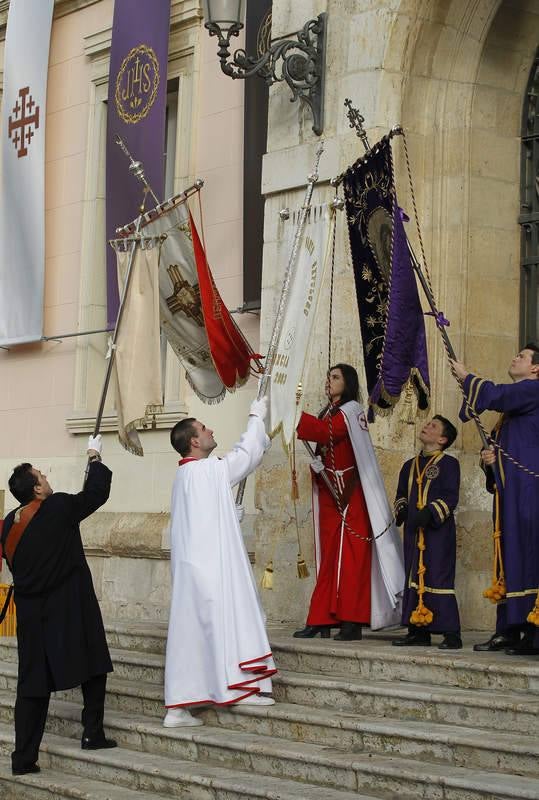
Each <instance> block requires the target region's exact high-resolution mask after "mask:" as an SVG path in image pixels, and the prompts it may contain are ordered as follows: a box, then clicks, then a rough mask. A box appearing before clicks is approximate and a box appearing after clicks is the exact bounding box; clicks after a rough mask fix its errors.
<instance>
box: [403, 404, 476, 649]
mask: <svg viewBox="0 0 539 800" xmlns="http://www.w3.org/2000/svg"><path fill="white" fill-rule="evenodd" d="M456 437H457V431H456V429H455V426H454V425H452V423H451V422H449V420H448V419H446V418H445V417H442V416H440V415H439V414H437V415H436V416H434V417H433V418H432V419H431V420H430V421H429V422H427V423H426V424H425V425H424V426H423V428H422V430H421V432H420V434H419V440H420V442H421V451H420V452H419V453H418V455H417V456H416V457H415V458H412V459H410V460H409V461H407V462H406V463H405V464H404V466H403V467H402V469H401V471H400V475H399V483H398V487H397V496H396V499H395V507H394V508H395V518H396V521H397V524H398V525H400V524H402V523H403V522H404V568H405V571H406V585H405V587H404V596H403V603H402V624H403V625H405V626H408V633H407V635H406V636H403V637H401V638H400V639H394V640H393V645H395V646H397V647H410V646H416V647H417V646H420V647H428V646H429V645H430V643H431V633H441V634H443V635H444V638H443V640H442V642H441V644H439V645H438V647H439V649H440V650H460V649H461V647H462V640H461V638H460V619H459V610H458V605H457V598H456V596H455V562H456V551H457V543H456V531H455V517H454V516H453V512H454V510H455V508H456V505H457V503H458V499H459V486H460V467H459V462H458V461H457V459H456V458H453V457H452V456H449V455H446V453H445V452H444V451H445V449H446V448H447V447H450V446H451V445H452V444H453V442H454V441H455V439H456ZM420 529H421V530H423V539H424V544H425V549H424V550H423V551H422V552H423V564H424V566H425V567H426V571H425V573H424V594H423V603H424V605H425V606H426V608H428V609H429V611H431V612H432V614H433V618H432V621H431V622H430V623H429V624H427V625H424V624H423V625H417V624H413V623H412V622H411V621H410V618H411V617H412V614H413V613H414V610H415V609H416V606H417V605H418V599H419V595H418V588H419V546H418V545H420V544H421V540H420V533H419V530H420Z"/></svg>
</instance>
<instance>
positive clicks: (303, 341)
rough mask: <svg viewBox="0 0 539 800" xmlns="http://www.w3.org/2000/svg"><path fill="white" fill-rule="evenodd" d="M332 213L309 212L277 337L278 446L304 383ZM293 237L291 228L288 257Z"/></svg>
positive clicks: (290, 429) (273, 403)
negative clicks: (300, 387) (279, 433)
mask: <svg viewBox="0 0 539 800" xmlns="http://www.w3.org/2000/svg"><path fill="white" fill-rule="evenodd" d="M334 224H335V213H334V211H332V210H330V209H329V208H328V207H327V206H325V205H324V206H313V207H311V209H310V212H309V215H308V217H307V221H306V223H305V225H304V227H303V232H302V235H301V240H300V245H299V252H298V256H297V259H296V264H295V266H293V272H292V277H291V279H290V285H289V288H288V296H287V300H286V306H285V311H284V317H283V324H282V328H281V334H280V336H279V341H278V344H277V349H276V354H275V360H274V362H273V368H272V371H271V381H270V410H271V430H272V433H276V432H277V430H278V429H279V428H281V434H282V437H283V442H284V444H285V445H286V446H288V445H289V444H290V441H291V440H292V436H293V434H294V431H295V429H296V426H297V424H298V421H299V416H300V414H301V410H302V405H303V395H301V397H300V398H299V402H297V400H296V392H297V388H298V385H299V384H300V383H304V382H305V377H306V376H305V365H306V364H308V363H309V349H310V344H311V341H312V329H313V323H314V319H315V317H316V310H317V307H318V301H319V298H320V289H321V286H322V281H323V278H324V272H325V269H326V264H327V260H328V255H329V251H330V243H331V239H332V235H333V225H334ZM294 236H295V230H294V228H293V224H292V225H290V232H289V236H288V237H287V248H288V249H287V252H290V251H291V249H292V246H293V245H292V242H293V238H294Z"/></svg>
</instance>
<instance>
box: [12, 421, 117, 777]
mask: <svg viewBox="0 0 539 800" xmlns="http://www.w3.org/2000/svg"><path fill="white" fill-rule="evenodd" d="M100 452H101V436H97V437H95V438H93V437H90V439H89V441H88V456H89V462H90V463H89V470H88V477H87V481H86V484H85V486H84V488H83V490H82V491H81V492H79V493H78V494H65V493H63V492H57V493H54V494H53V491H52V489H51V487H50V485H49V483H48V481H47V478H46V476H45V475H43V474H42V473H41V472H40V471H39V470H38V469H36V468H34V467H32V465H31V464H20V465H19V466H18V467H15V469H14V470H13V474H12V476H11V478H10V479H9V488H10V491H11V493H12V494H13V496H14V497H15V498H16V499H17V500H18V502H19V503H20V504H21V505H20V506H19V508H17V509H16V510H15V511H12V512H11V513H10V514H8V515H7V517H6V519H5V521H4V527H3V531H2V538H1V541H2V550H3V552H4V555H5V557H6V560H7V562H8V566H9V568H10V570H11V572H12V574H13V584H14V597H15V605H16V607H17V642H18V654H19V677H18V684H17V699H16V703H15V750H14V751H13V753H12V754H11V761H12V770H13V774H14V775H23V774H25V773H28V772H39V766H38V764H37V759H38V752H39V745H40V743H41V739H42V737H43V731H44V729H45V721H46V719H47V710H48V706H49V699H50V693H51V692H55V691H60V690H62V689H71V688H72V687H74V686H79V685H80V686H81V688H82V694H83V698H84V708H83V711H82V716H81V721H82V726H83V733H82V741H81V747H82V748H83V749H88V750H96V749H99V748H102V747H115V746H116V742H114V741H113V740H111V739H106V738H105V733H104V731H103V714H104V703H105V686H106V681H107V673H108V672H112V663H111V660H110V654H109V650H108V647H107V641H106V638H105V630H104V627H103V620H102V618H101V611H100V609H99V605H98V602H97V598H96V596H95V592H94V587H93V583H92V576H91V573H90V569H89V567H88V563H87V561H86V557H85V555H84V550H83V546H82V540H81V535H80V530H79V523H80V522H81V520H83V519H85V518H86V517H88V516H89V515H90V514H92V513H93V512H94V511H96V509H98V508H99V507H100V506H102V505H103V504H104V503H105V502H106V501H107V499H108V496H109V493H110V483H111V478H112V473H111V471H110V470H109V469H108V468H107V467H106V466H105V465H104V464H102V463H101V455H100Z"/></svg>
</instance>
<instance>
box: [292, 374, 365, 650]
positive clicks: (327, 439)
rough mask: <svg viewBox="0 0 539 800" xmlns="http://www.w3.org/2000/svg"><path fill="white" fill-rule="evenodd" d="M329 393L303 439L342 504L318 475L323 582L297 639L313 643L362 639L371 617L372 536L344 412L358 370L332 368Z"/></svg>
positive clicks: (300, 431) (308, 420) (304, 421)
mask: <svg viewBox="0 0 539 800" xmlns="http://www.w3.org/2000/svg"><path fill="white" fill-rule="evenodd" d="M326 392H327V395H328V398H329V403H328V405H327V406H326V407H325V408H324V409H323V410H322V411H321V412H320V414H319V416H318V417H314V416H312V415H311V414H305V413H303V414H302V415H301V418H300V421H299V425H298V427H297V436H298V438H299V439H305V440H307V441H310V442H316V444H317V447H316V453H317V455H318V456H320V458H321V461H322V463H323V465H324V467H325V471H326V475H327V476H328V478H329V479H330V481H331V484H332V486H333V489H334V492H335V494H336V495H337V497H338V502H337V501H336V500H335V498H334V496H333V494H332V492H331V491H330V490H329V489H328V487H327V485H326V483H325V482H324V480H323V479H322V478H321V477H320V475H318V474H316V473H315V472H314V471H313V475H312V478H313V497H314V498H315V500H316V497H317V498H318V504H317V505H318V537H317V544H318V546H317V580H316V586H315V588H314V592H313V595H312V598H311V605H310V608H309V614H308V616H307V624H306V627H305V628H303V629H302V630H299V631H296V632H295V633H294V636H295V637H296V638H307V639H309V638H312V637H313V636H316V635H317V634H318V633H320V635H321V636H322V638H329V636H330V635H331V628H332V627H340V632H339V633H338V634H337V635H336V636H335V637H334V638H335V639H338V640H341V641H350V640H354V639H355V640H357V639H361V636H362V633H361V629H362V625H368V624H369V623H370V616H371V548H372V543H371V537H372V531H371V525H370V521H369V514H368V511H367V506H366V503H365V497H364V494H363V489H362V487H361V481H360V478H359V473H358V469H357V464H356V459H355V456H354V450H353V448H352V443H351V441H350V436H349V433H348V427H347V422H346V419H345V415H344V413H343V412H342V411H341V410H340V406H342V405H344V403H347V402H349V401H350V400H355V401H356V402H357V400H358V395H359V381H358V376H357V372H356V370H355V369H354V368H353V367H351V366H349V365H348V364H336V365H335V366H334V367H331V369H330V370H329V373H328V377H327V381H326ZM314 505H315V507H316V502H315V504H314ZM314 513H316V510H315V512H314ZM315 527H316V520H315Z"/></svg>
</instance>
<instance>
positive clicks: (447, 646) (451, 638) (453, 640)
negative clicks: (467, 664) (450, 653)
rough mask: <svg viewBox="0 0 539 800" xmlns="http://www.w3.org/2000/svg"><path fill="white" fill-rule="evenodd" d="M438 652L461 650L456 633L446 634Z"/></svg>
mask: <svg viewBox="0 0 539 800" xmlns="http://www.w3.org/2000/svg"><path fill="white" fill-rule="evenodd" d="M438 650H462V639H461V638H460V636H459V635H458V633H446V635H445V636H444V638H443V640H442V641H441V642H440V644H439V645H438Z"/></svg>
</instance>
